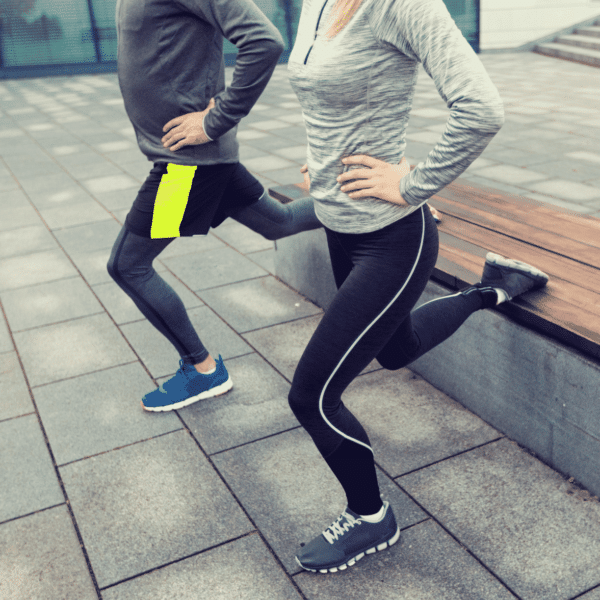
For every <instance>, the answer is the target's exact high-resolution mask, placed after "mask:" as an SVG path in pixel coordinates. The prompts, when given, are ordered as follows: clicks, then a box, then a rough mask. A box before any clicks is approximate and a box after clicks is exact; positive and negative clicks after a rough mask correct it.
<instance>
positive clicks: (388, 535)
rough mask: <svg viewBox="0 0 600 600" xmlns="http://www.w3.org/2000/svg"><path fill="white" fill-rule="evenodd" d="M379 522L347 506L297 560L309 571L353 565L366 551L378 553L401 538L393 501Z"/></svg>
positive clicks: (320, 571) (387, 505)
mask: <svg viewBox="0 0 600 600" xmlns="http://www.w3.org/2000/svg"><path fill="white" fill-rule="evenodd" d="M383 506H384V509H385V512H384V515H383V519H382V520H381V521H379V523H369V522H368V521H363V520H362V519H361V518H360V515H357V514H356V513H355V512H354V511H352V510H350V509H349V508H346V510H345V511H344V512H343V513H342V514H341V515H340V516H339V517H338V518H337V520H336V521H334V522H333V523H332V524H331V525H330V526H329V527H328V528H327V529H326V530H325V531H324V532H323V533H322V534H321V535H320V536H318V537H316V538H315V539H314V540H312V541H310V542H309V543H308V544H306V546H304V548H302V550H301V551H300V552H298V554H297V555H296V562H297V563H298V564H299V565H300V566H301V567H302V568H303V569H306V570H307V571H312V572H313V573H316V572H317V571H319V573H337V571H343V570H344V569H346V568H348V567H351V566H352V565H353V564H355V563H356V562H357V561H359V560H360V559H361V558H362V557H363V556H364V555H365V554H374V553H375V552H377V551H381V550H385V549H386V548H389V547H390V546H392V545H393V544H395V543H396V542H397V541H398V539H399V538H400V528H399V527H398V525H397V524H396V519H395V517H394V513H393V512H392V509H391V508H390V504H389V502H387V501H386V502H384V503H383Z"/></svg>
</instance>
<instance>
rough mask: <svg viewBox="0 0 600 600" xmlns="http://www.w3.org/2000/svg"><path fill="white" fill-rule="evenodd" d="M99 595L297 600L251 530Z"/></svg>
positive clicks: (124, 599) (150, 599) (149, 599)
mask: <svg viewBox="0 0 600 600" xmlns="http://www.w3.org/2000/svg"><path fill="white" fill-rule="evenodd" d="M102 597H103V599H104V600H138V598H144V600H164V599H165V598H177V600H232V599H234V598H235V600H256V599H257V598H260V600H297V599H299V598H300V595H299V594H298V592H297V591H296V590H295V588H294V586H293V585H292V584H291V583H290V581H289V580H288V579H287V578H286V576H285V574H284V573H283V572H282V570H281V568H280V566H279V565H278V564H277V563H276V562H275V560H274V559H273V557H272V556H271V554H270V553H269V551H268V550H267V548H266V547H265V545H264V543H263V542H262V540H261V539H260V538H259V537H258V535H256V534H251V535H248V536H246V537H243V538H241V539H239V540H236V541H234V542H230V543H228V544H225V545H223V546H219V547H218V548H214V549H213V550H210V551H209V552H204V553H202V554H199V555H197V556H193V557H191V558H188V559H185V560H182V561H181V562H178V563H175V564H173V565H169V566H167V567H164V568H163V569H160V570H157V571H154V572H152V573H149V574H148V575H143V576H141V577H138V578H136V579H133V580H131V581H126V582H125V583H122V584H120V585H117V586H115V587H112V588H109V589H107V590H104V591H103V592H102Z"/></svg>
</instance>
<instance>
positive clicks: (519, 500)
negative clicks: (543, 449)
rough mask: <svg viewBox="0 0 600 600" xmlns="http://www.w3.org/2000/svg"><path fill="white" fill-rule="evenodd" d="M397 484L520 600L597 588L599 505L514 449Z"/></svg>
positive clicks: (503, 445) (503, 446) (480, 453)
mask: <svg viewBox="0 0 600 600" xmlns="http://www.w3.org/2000/svg"><path fill="white" fill-rule="evenodd" d="M398 482H399V484H400V485H401V486H402V487H403V488H404V489H406V490H407V491H408V492H409V493H410V494H411V496H412V497H413V498H415V499H416V500H417V501H418V502H419V503H420V504H421V505H422V506H424V507H425V508H426V509H427V510H428V511H429V512H430V513H431V514H433V516H434V517H435V518H436V519H438V520H440V521H441V522H442V523H443V524H444V526H445V527H447V528H448V530H449V531H450V532H451V533H452V534H453V535H455V536H456V537H457V538H458V539H459V540H460V542H461V543H462V544H464V545H465V546H466V547H467V548H469V549H470V550H471V551H472V552H473V553H474V554H475V555H476V556H477V557H478V558H479V559H480V560H481V561H482V562H483V563H484V564H485V565H486V566H487V567H488V568H489V569H491V571H492V572H494V573H495V574H496V575H497V576H498V577H499V578H500V579H501V580H502V581H504V582H505V583H506V585H508V586H509V587H510V588H511V589H512V590H514V591H515V593H516V594H518V595H519V597H521V598H523V600H537V599H540V600H542V599H543V600H568V599H570V598H572V597H573V596H575V595H577V594H579V593H581V592H583V591H585V590H587V589H589V588H591V587H593V586H595V585H598V583H600V572H599V570H598V564H599V563H600V504H599V503H598V502H597V501H584V500H583V498H582V497H580V496H579V495H578V494H574V493H573V490H572V488H571V486H570V484H569V483H568V482H566V481H565V480H564V478H563V477H562V476H561V475H559V474H558V473H557V472H556V471H553V470H552V469H550V468H549V467H547V466H546V465H544V464H543V463H541V462H540V461H538V460H536V459H535V458H534V457H533V456H531V455H530V454H528V453H527V452H525V451H523V450H521V449H520V448H519V447H518V446H517V444H515V443H514V442H510V441H509V440H507V439H503V440H500V441H498V442H495V443H493V444H489V445H487V446H484V447H482V448H477V449H475V450H472V451H471V452H467V453H465V454H462V455H460V456H457V457H454V458H451V459H449V460H446V461H443V462H441V463H438V464H437V465H433V466H431V467H428V468H426V469H423V470H422V471H418V472H416V473H411V474H409V475H406V476H404V477H401V478H399V479H398ZM465 492H467V493H465ZM569 492H571V495H570V494H569Z"/></svg>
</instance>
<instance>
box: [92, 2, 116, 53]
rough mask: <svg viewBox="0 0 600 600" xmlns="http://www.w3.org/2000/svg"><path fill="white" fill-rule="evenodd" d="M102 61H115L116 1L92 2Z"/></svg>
mask: <svg viewBox="0 0 600 600" xmlns="http://www.w3.org/2000/svg"><path fill="white" fill-rule="evenodd" d="M92 8H93V11H94V17H95V19H96V27H97V29H98V38H99V41H100V57H101V59H102V61H108V60H117V26H116V23H115V14H116V11H117V0H92Z"/></svg>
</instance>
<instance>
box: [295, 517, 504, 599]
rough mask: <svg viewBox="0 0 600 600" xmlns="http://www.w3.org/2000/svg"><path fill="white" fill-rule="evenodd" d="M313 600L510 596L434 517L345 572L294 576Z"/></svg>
mask: <svg viewBox="0 0 600 600" xmlns="http://www.w3.org/2000/svg"><path fill="white" fill-rule="evenodd" d="M294 580H295V582H296V583H297V584H298V586H299V587H300V589H301V590H302V592H303V593H304V594H305V595H306V597H307V598H308V599H309V600H313V599H314V600H317V599H321V598H327V600H376V599H379V598H394V600H482V599H485V600H512V599H513V598H514V596H513V594H511V593H510V592H509V591H508V590H507V589H506V588H505V587H504V586H503V585H502V584H501V583H500V582H499V581H498V580H497V579H496V578H494V576H493V575H492V574H491V573H489V572H488V571H486V570H485V569H484V568H483V567H482V566H481V565H480V564H479V563H478V562H477V561H476V560H475V559H474V558H473V557H472V556H470V555H469V554H468V553H467V552H466V551H465V550H464V549H463V548H461V547H460V546H459V545H458V544H457V543H456V542H455V541H454V540H453V539H452V538H451V537H450V536H449V535H448V534H447V533H446V532H445V531H444V530H443V529H442V528H441V527H440V526H439V525H437V524H436V523H434V522H433V521H431V520H428V521H425V522H424V523H420V524H419V525H415V526H414V527H411V528H410V529H408V530H407V531H404V532H402V536H401V538H400V542H399V543H397V544H395V545H394V546H392V547H391V548H389V549H387V550H385V551H384V552H381V553H376V554H374V555H372V556H365V557H364V558H363V559H362V560H361V561H360V563H358V564H356V565H355V566H353V567H351V568H349V569H348V570H346V571H343V572H339V573H329V574H321V573H318V574H314V573H306V572H303V573H300V574H299V575H296V576H295V577H294Z"/></svg>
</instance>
